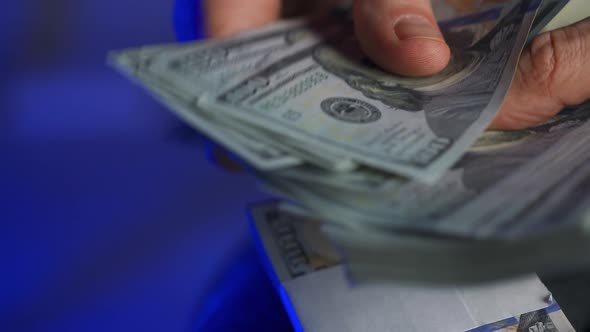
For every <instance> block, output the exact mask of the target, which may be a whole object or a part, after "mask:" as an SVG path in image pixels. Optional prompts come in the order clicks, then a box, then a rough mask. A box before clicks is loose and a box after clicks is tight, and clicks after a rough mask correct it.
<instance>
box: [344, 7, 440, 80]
mask: <svg viewBox="0 0 590 332" xmlns="http://www.w3.org/2000/svg"><path fill="white" fill-rule="evenodd" d="M353 17H354V22H355V31H356V34H357V38H358V39H359V43H360V44H361V47H362V48H363V50H364V51H365V53H367V55H368V56H369V57H370V58H371V59H372V60H373V61H375V63H377V64H378V65H380V66H381V67H383V68H384V69H386V70H389V71H391V72H395V73H397V74H401V75H406V76H427V75H432V74H436V73H438V72H439V71H441V70H443V69H444V68H445V67H446V66H447V64H448V63H449V60H450V57H451V51H450V49H449V47H448V46H447V44H446V43H445V41H444V38H443V35H442V33H441V32H440V30H439V28H438V25H437V23H436V19H435V18H434V14H433V12H432V5H431V3H430V0H355V1H354V5H353Z"/></svg>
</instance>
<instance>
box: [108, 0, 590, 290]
mask: <svg viewBox="0 0 590 332" xmlns="http://www.w3.org/2000/svg"><path fill="white" fill-rule="evenodd" d="M461 2H462V1H458V2H457V1H447V0H434V1H433V8H434V9H435V12H436V15H437V19H438V20H439V25H440V27H441V29H442V30H443V33H444V35H445V39H446V40H447V42H448V44H449V46H450V48H451V50H452V59H451V62H450V64H449V65H448V67H447V68H446V69H444V70H443V71H442V72H441V73H439V74H437V75H434V76H430V77H425V78H409V77H402V76H396V75H393V74H391V73H387V72H385V71H383V70H381V69H380V68H379V67H377V66H376V65H374V64H373V63H372V62H371V61H370V60H369V59H368V58H367V57H366V56H365V55H364V53H363V52H362V51H361V49H360V47H359V45H358V42H357V40H356V39H355V35H354V32H353V23H352V21H351V18H350V13H349V11H348V10H347V9H346V8H345V7H342V8H338V9H335V10H334V11H333V12H332V13H330V14H328V15H326V16H323V17H316V18H310V19H306V20H295V21H282V22H279V23H276V24H274V25H272V26H268V27H265V28H262V29H259V30H256V31H249V32H245V33H242V34H240V35H237V36H235V37H232V38H229V39H223V40H206V41H202V42H196V43H188V44H171V45H158V46H147V47H142V48H137V49H130V50H123V51H120V52H114V53H113V54H111V56H110V57H109V59H110V62H111V64H113V65H114V66H115V67H116V68H118V69H119V70H120V71H122V72H123V73H125V74H126V75H127V76H129V77H130V78H132V79H133V80H135V81H136V82H139V83H140V84H141V85H143V86H144V87H145V88H146V89H147V90H149V91H150V92H151V93H152V94H153V95H154V96H155V97H156V98H158V99H159V100H160V101H161V102H162V103H164V104H165V105H166V106H167V107H168V108H170V110H172V111H173V112H175V113H176V114H177V115H178V116H179V117H181V118H182V119H183V120H184V121H186V122H187V123H188V124H190V125H191V126H192V127H194V128H195V129H197V130H198V131H200V132H201V133H202V134H204V135H206V136H208V137H209V138H210V139H212V140H214V141H216V142H217V143H218V144H219V145H221V146H223V147H224V148H225V149H227V150H229V151H230V152H231V153H232V154H233V155H234V156H236V158H237V159H238V160H239V161H240V162H242V163H243V165H244V168H246V169H247V170H248V171H250V172H251V173H252V174H254V175H255V176H256V177H257V178H258V179H259V180H260V181H261V183H262V184H263V185H264V188H266V189H268V190H270V191H272V192H273V193H275V194H277V195H279V196H280V197H283V198H284V199H285V200H286V202H288V205H289V206H290V209H291V210H292V212H293V213H299V214H301V215H305V216H306V217H310V218H315V219H318V220H321V221H322V222H323V231H324V232H325V234H327V235H328V236H329V237H330V238H331V239H332V241H333V242H334V243H335V244H336V245H337V246H338V248H339V249H340V250H341V253H342V254H343V256H344V257H345V259H346V262H347V266H348V271H349V273H350V276H351V277H352V278H353V279H355V280H376V279H382V280H383V279H385V280H387V279H407V280H413V281H428V282H459V281H465V282H468V281H482V280H487V279H496V278H500V277H506V276H512V275H516V274H520V273H526V272H531V271H540V272H557V271H563V270H564V269H571V268H575V267H577V266H582V265H587V264H589V263H590V255H588V252H589V250H590V210H589V209H588V208H590V195H588V189H587V188H588V184H589V183H590V167H588V166H590V163H589V160H590V122H588V119H589V118H590V103H587V104H584V105H579V106H577V107H572V108H568V109H565V110H563V111H562V112H561V113H560V114H559V115H558V116H556V117H555V118H554V119H552V120H551V121H548V122H546V123H544V124H542V125H540V126H538V127H536V128H531V129H527V130H521V131H509V132H503V131H486V128H487V127H488V125H489V124H490V122H491V120H492V119H493V118H494V116H495V115H496V113H497V112H498V110H499V108H500V106H501V105H502V102H503V100H504V97H505V95H506V93H507V90H508V88H509V87H510V84H511V81H512V78H513V75H514V72H515V70H516V66H517V63H518V59H519V56H520V53H521V51H522V49H523V48H524V47H525V46H526V44H527V42H528V41H530V40H531V39H532V38H533V37H534V36H535V35H536V34H538V33H540V32H541V31H543V29H546V28H547V27H548V26H549V27H551V28H557V27H560V26H563V25H567V24H570V23H573V22H575V21H577V20H579V19H580V18H583V17H584V16H587V13H588V7H590V6H588V3H587V1H586V0H578V1H573V0H572V1H560V0H545V1H540V0H506V1H467V0H465V1H463V2H469V3H470V6H469V7H470V10H468V11H465V10H463V9H461V8H458V7H457V3H461ZM564 13H566V14H567V15H566V14H564Z"/></svg>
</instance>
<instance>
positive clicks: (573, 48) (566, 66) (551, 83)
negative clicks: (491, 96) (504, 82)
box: [491, 18, 590, 129]
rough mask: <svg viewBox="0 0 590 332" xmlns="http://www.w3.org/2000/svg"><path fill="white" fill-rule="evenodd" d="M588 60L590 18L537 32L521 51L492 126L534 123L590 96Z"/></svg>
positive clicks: (589, 58)
mask: <svg viewBox="0 0 590 332" xmlns="http://www.w3.org/2000/svg"><path fill="white" fill-rule="evenodd" d="M589 61H590V18H588V19H586V20H584V21H582V22H579V23H577V24H574V25H571V26H569V27H565V28H562V29H559V30H555V31H551V32H546V33H543V34H541V35H539V36H537V37H536V38H535V39H534V40H533V42H532V43H531V45H530V47H528V48H527V49H526V50H525V51H524V52H523V54H522V55H521V57H520V62H519V64H518V70H517V72H516V74H515V77H514V81H513V82H512V86H511V87H510V90H509V91H508V94H507V96H506V98H505V101H504V104H503V105H502V108H501V109H500V112H499V113H498V115H497V116H496V118H495V119H494V121H493V122H492V125H491V128H494V129H522V128H527V127H531V126H534V125H537V124H540V123H542V122H544V121H546V120H548V119H549V118H551V117H552V116H554V115H555V114H557V113H558V112H559V111H560V110H561V109H562V108H563V107H565V106H568V105H576V104H579V103H582V102H584V101H585V100H587V99H588V98H590V62H589Z"/></svg>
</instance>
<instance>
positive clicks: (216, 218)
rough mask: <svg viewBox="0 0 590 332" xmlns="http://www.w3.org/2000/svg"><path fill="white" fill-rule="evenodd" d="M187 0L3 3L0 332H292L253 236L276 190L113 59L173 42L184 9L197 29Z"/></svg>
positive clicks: (194, 8)
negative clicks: (214, 154) (252, 215)
mask: <svg viewBox="0 0 590 332" xmlns="http://www.w3.org/2000/svg"><path fill="white" fill-rule="evenodd" d="M179 6H180V7H182V8H180V9H178V10H177V11H176V14H175V11H174V7H175V4H174V1H173V0H148V1H139V0H100V1H99V0H52V1H45V0H25V1H11V2H9V3H4V4H3V7H4V8H3V9H2V10H0V22H2V23H0V24H1V25H2V29H0V57H1V59H0V60H1V61H0V66H1V67H0V69H1V73H2V76H3V79H2V81H1V83H0V106H1V111H0V152H1V159H0V194H1V197H0V249H1V251H0V262H1V263H2V265H1V268H0V271H1V274H0V275H1V277H0V331H62V332H65V331H201V330H203V331H232V330H238V331H249V330H252V329H250V328H249V327H253V326H254V325H252V324H254V323H255V322H256V321H259V323H257V325H256V328H255V329H254V330H257V331H264V330H268V331H289V329H290V327H289V325H288V321H287V318H286V316H285V314H284V313H283V312H282V309H281V305H280V302H279V300H278V298H276V297H275V294H274V292H273V290H272V287H271V285H270V283H269V282H268V280H267V279H266V276H265V275H264V273H263V272H262V271H261V269H260V268H259V266H258V264H257V262H256V258H255V255H254V252H253V249H252V245H251V243H250V242H249V234H248V227H247V218H246V205H247V204H248V203H252V202H255V201H258V200H261V199H265V198H266V197H265V196H263V195H262V194H261V193H260V192H259V191H258V190H257V188H256V187H255V185H254V182H253V181H252V180H251V179H250V178H249V177H247V176H245V175H243V174H233V173H229V172H226V171H224V170H222V169H220V168H219V167H217V166H215V165H214V164H213V163H211V162H210V161H209V160H208V158H207V153H206V146H205V144H204V141H203V140H202V138H200V137H198V136H197V135H196V134H195V133H194V132H193V131H192V130H191V129H190V128H187V127H186V126H185V125H183V124H182V123H181V122H180V121H179V120H177V119H176V118H175V117H174V116H173V115H172V114H171V113H169V112H168V111H166V110H165V109H164V108H163V107H161V106H160V105H159V104H158V103H157V102H155V101H154V100H153V99H152V98H151V97H149V95H148V94H147V93H145V92H144V91H143V90H142V89H141V88H139V87H138V86H135V85H133V84H131V83H130V82H129V81H128V80H127V79H126V78H124V77H123V76H122V75H120V74H118V73H117V72H115V71H114V70H112V69H111V68H108V67H107V66H106V65H105V60H106V56H107V52H108V51H109V50H116V49H122V48H127V47H135V46H140V45H144V44H153V43H163V42H172V41H175V39H176V37H175V33H174V24H173V17H174V16H176V22H177V23H176V24H177V26H181V28H182V29H184V30H182V31H184V33H183V34H181V36H180V37H181V38H183V39H188V38H193V37H196V36H197V35H198V34H199V33H198V30H197V29H196V28H195V29H194V30H191V29H189V28H188V25H190V24H193V25H194V24H195V22H196V23H197V25H198V20H195V18H197V17H199V10H198V9H199V6H198V3H197V2H192V1H185V2H184V3H180V2H179ZM183 25H184V26H183ZM245 307H247V308H248V310H244V308H245ZM230 316H231V319H228V318H229V317H230ZM260 321H262V322H264V323H262V324H261V323H260Z"/></svg>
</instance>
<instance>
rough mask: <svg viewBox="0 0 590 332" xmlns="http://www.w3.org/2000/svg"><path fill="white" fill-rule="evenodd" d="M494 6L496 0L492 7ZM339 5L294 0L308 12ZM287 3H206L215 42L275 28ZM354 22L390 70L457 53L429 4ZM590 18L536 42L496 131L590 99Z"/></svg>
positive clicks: (383, 5)
mask: <svg viewBox="0 0 590 332" xmlns="http://www.w3.org/2000/svg"><path fill="white" fill-rule="evenodd" d="M488 1H490V0H488ZM335 2H337V1H336V0H331V1H325V0H324V1H322V0H312V1H305V0H294V1H291V2H290V3H292V4H297V5H298V7H301V8H303V7H305V8H303V9H305V10H307V12H308V13H309V12H313V11H319V10H322V9H324V8H327V7H329V6H330V5H333V4H334V3H335ZM289 7H293V6H288V3H287V2H284V3H282V2H281V1H279V0H248V1H244V0H205V9H206V13H207V20H208V21H207V22H208V23H207V27H208V32H209V35H210V36H212V37H225V36H229V35H232V34H235V33H237V32H240V31H242V30H245V29H251V28H256V27H260V26H263V25H265V24H269V23H272V22H273V21H275V20H277V19H278V18H279V17H280V16H281V12H282V9H283V10H284V9H285V8H289ZM353 18H354V22H355V30H356V34H357V37H358V39H359V42H360V44H361V46H362V48H363V50H364V51H365V52H366V53H367V55H368V56H369V57H370V58H371V59H372V60H373V61H374V62H375V63H377V64H378V65H380V66H381V67H382V68H384V69H385V70H388V71H390V72H393V73H397V74H402V75H407V76H426V75H432V74H435V73H437V72H439V71H441V70H442V69H444V68H445V67H446V65H447V64H448V62H449V59H450V50H449V47H448V46H447V44H446V43H445V41H444V39H443V36H442V33H441V32H440V30H439V28H438V26H437V24H436V20H435V18H434V15H433V12H432V7H431V4H430V1H429V0H355V1H354V2H353ZM587 62H590V19H586V20H584V21H582V22H580V23H577V24H575V25H572V26H569V27H565V28H562V29H559V30H556V31H552V32H549V33H544V34H541V35H539V36H537V37H536V38H535V40H534V41H533V42H532V43H531V45H530V46H529V47H528V48H527V49H525V51H524V52H523V53H522V56H521V59H520V62H519V65H518V70H517V72H516V74H515V77H514V81H513V83H512V86H511V88H510V90H509V91H508V94H507V96H506V99H505V101H504V104H503V106H502V108H501V110H500V112H499V113H498V115H497V116H496V118H495V119H494V121H493V122H492V124H491V128H495V129H522V128H526V127H531V126H534V125H537V124H540V123H541V122H543V121H545V120H547V119H549V118H551V117H552V116H554V115H555V114H557V113H558V112H559V111H560V110H561V109H562V108H563V107H564V106H567V105H575V104H578V103H581V102H583V101H585V100H586V99H588V98H590V63H587Z"/></svg>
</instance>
